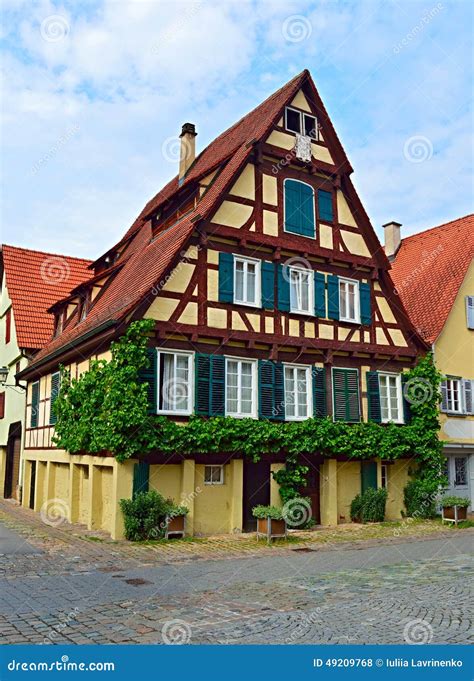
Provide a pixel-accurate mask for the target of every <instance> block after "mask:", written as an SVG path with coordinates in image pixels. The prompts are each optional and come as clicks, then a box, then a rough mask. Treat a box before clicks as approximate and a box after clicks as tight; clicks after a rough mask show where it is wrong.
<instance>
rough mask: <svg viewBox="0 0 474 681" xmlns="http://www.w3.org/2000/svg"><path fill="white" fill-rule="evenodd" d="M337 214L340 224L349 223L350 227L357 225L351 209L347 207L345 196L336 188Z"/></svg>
mask: <svg viewBox="0 0 474 681" xmlns="http://www.w3.org/2000/svg"><path fill="white" fill-rule="evenodd" d="M336 196H337V214H338V218H339V222H340V223H341V224H342V225H349V226H351V227H357V222H356V221H355V218H354V216H353V215H352V211H351V209H350V208H349V204H348V203H347V201H346V197H345V196H344V194H343V193H342V191H341V190H340V189H338V190H337V195H336Z"/></svg>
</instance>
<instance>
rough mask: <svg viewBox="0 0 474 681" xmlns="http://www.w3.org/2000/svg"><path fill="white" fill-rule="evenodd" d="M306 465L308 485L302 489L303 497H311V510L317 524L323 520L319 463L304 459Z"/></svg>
mask: <svg viewBox="0 0 474 681" xmlns="http://www.w3.org/2000/svg"><path fill="white" fill-rule="evenodd" d="M302 463H303V464H304V465H305V466H308V468H309V471H308V473H307V475H306V485H305V486H304V487H302V488H301V489H300V494H301V496H302V497H309V499H311V511H312V514H313V518H314V520H315V521H316V524H317V525H319V524H320V522H321V510H320V494H319V463H313V462H311V461H306V460H305V461H303V462H302Z"/></svg>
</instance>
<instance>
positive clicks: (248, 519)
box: [242, 461, 270, 532]
mask: <svg viewBox="0 0 474 681" xmlns="http://www.w3.org/2000/svg"><path fill="white" fill-rule="evenodd" d="M269 503H270V464H269V463H265V462H264V461H258V462H257V463H253V462H252V461H244V498H243V509H242V510H243V520H242V524H243V530H244V532H255V530H256V529H257V520H256V519H255V518H254V517H253V515H252V508H253V507H254V506H258V505H259V504H263V505H264V506H268V504H269Z"/></svg>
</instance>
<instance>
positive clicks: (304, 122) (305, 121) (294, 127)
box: [285, 106, 318, 140]
mask: <svg viewBox="0 0 474 681" xmlns="http://www.w3.org/2000/svg"><path fill="white" fill-rule="evenodd" d="M285 128H286V130H288V131H289V132H294V133H298V134H299V135H306V136H307V137H310V138H311V139H313V140H317V139H318V122H317V120H316V118H315V116H311V114H307V113H304V112H303V111H298V110H297V109H292V108H291V107H289V106H287V107H286V109H285Z"/></svg>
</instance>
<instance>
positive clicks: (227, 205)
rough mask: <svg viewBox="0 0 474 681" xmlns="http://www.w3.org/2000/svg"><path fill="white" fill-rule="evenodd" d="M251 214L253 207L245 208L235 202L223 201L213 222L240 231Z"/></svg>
mask: <svg viewBox="0 0 474 681" xmlns="http://www.w3.org/2000/svg"><path fill="white" fill-rule="evenodd" d="M251 214H252V207H251V206H244V205H242V204H241V203H235V202H233V201H223V202H222V204H221V206H220V208H218V209H217V211H216V213H215V214H214V216H213V218H212V220H211V222H214V223H217V224H219V225H225V226H226V227H235V228H237V229H239V228H240V227H242V225H244V224H245V223H246V222H247V220H248V219H249V217H250V215H251Z"/></svg>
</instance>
